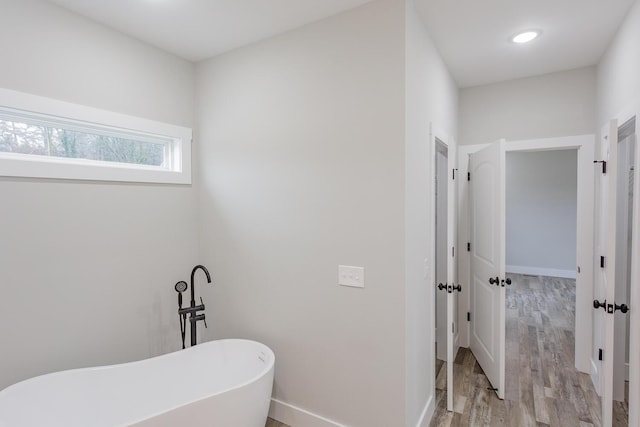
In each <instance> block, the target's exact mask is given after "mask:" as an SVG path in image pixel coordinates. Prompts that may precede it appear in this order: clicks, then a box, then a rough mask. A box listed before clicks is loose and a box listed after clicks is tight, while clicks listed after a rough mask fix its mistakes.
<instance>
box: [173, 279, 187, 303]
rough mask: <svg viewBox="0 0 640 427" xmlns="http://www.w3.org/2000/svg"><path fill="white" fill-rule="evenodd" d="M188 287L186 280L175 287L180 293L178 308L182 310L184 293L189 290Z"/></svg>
mask: <svg viewBox="0 0 640 427" xmlns="http://www.w3.org/2000/svg"><path fill="white" fill-rule="evenodd" d="M187 286H188V285H187V282H185V281H184V280H181V281H179V282H178V283H176V286H175V289H176V292H177V293H178V307H180V308H182V293H183V292H184V291H186V290H187Z"/></svg>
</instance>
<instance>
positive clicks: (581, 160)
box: [458, 135, 595, 373]
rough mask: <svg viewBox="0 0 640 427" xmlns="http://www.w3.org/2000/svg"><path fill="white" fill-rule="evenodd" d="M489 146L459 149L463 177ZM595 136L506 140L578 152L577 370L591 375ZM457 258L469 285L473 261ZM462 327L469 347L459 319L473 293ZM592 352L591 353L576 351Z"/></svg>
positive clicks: (462, 222) (461, 192) (463, 211)
mask: <svg viewBox="0 0 640 427" xmlns="http://www.w3.org/2000/svg"><path fill="white" fill-rule="evenodd" d="M487 145H488V144H478V145H466V146H465V145H461V146H459V147H458V170H459V172H460V175H461V176H465V175H466V174H467V172H468V168H469V162H468V155H469V154H472V153H474V152H476V151H478V150H480V149H482V148H484V147H486V146H487ZM594 147H595V135H578V136H570V137H556V138H543V139H530V140H521V141H513V140H511V141H510V140H507V142H506V144H505V151H506V152H507V153H508V152H511V151H551V150H569V149H576V150H577V153H578V154H577V156H578V202H577V203H578V209H577V211H578V213H579V214H578V233H577V239H580V241H581V242H582V241H584V242H585V243H584V244H582V243H581V244H580V245H576V265H578V266H580V275H581V283H583V285H581V286H580V287H579V288H578V287H576V333H575V337H576V342H575V344H576V347H575V348H576V351H575V355H576V356H575V367H576V369H578V370H579V371H581V372H585V373H590V372H591V360H590V354H591V351H590V349H591V347H592V337H591V333H592V332H591V330H592V328H593V325H592V319H591V316H592V312H591V311H592V308H591V307H592V305H591V304H592V301H593V298H592V289H593V242H594V240H593V200H594V199H593V197H594V191H593V190H594V188H593V182H594V165H593V158H594V157H593V156H594ZM458 186H459V188H458V207H459V208H458V247H459V248H464V247H466V245H467V242H469V241H470V240H469V239H470V237H471V234H470V216H469V206H468V201H467V200H466V199H467V196H468V192H469V184H468V182H467V180H466V179H461V180H459V181H458ZM459 255H460V256H459V258H458V278H459V281H460V283H462V284H463V289H464V285H465V284H468V283H469V281H470V275H471V270H470V268H471V266H470V264H471V260H470V255H469V252H467V251H466V250H464V251H463V250H461V251H460V254H459ZM460 297H461V299H460V302H459V304H460V309H459V312H458V314H459V325H460V345H461V346H462V347H468V346H469V342H470V328H469V323H468V322H466V321H464V322H461V321H460V320H461V319H460V317H462V314H463V313H464V316H466V312H468V311H469V307H470V304H471V301H470V293H469V292H463V293H462V294H461V295H460ZM577 349H589V351H577Z"/></svg>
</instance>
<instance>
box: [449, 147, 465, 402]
mask: <svg viewBox="0 0 640 427" xmlns="http://www.w3.org/2000/svg"><path fill="white" fill-rule="evenodd" d="M448 154H449V158H448V161H449V162H448V163H449V169H448V170H449V173H448V185H447V187H448V189H447V193H448V194H447V248H448V251H447V410H449V411H453V365H454V362H455V358H456V354H457V353H458V339H457V338H458V293H459V292H460V291H461V290H462V287H461V285H460V284H458V283H457V280H458V275H457V262H456V259H457V249H456V248H455V244H456V241H457V239H458V233H457V229H458V227H457V226H456V224H457V204H458V203H457V201H458V194H457V185H456V181H455V180H456V179H459V177H458V176H457V174H456V172H457V170H456V168H455V167H456V164H457V162H456V150H455V146H454V145H450V146H449V153H448Z"/></svg>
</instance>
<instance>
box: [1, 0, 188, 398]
mask: <svg viewBox="0 0 640 427" xmlns="http://www.w3.org/2000/svg"><path fill="white" fill-rule="evenodd" d="M0 10H2V13H0V50H2V52H4V54H5V60H3V62H2V66H1V67H0V87H4V88H9V89H14V90H19V91H23V92H28V93H33V94H36V95H41V96H47V97H51V98H57V99H61V100H65V101H70V102H75V103H78V104H84V105H89V106H93V107H98V108H102V109H106V110H113V111H117V112H120V113H125V114H131V115H136V116H140V117H144V118H149V119H154V120H159V121H164V122H169V123H173V124H178V125H183V126H192V125H193V107H194V105H193V82H194V69H193V66H192V65H191V64H189V63H187V62H185V61H183V60H180V59H177V58H175V57H172V56H170V55H168V54H166V53H163V52H161V51H159V50H157V49H155V48H152V47H149V46H147V45H144V44H142V43H140V42H138V41H135V40H133V39H130V38H127V37H125V36H123V35H120V34H118V33H116V32H113V31H111V30H108V29H106V28H104V27H101V26H99V25H96V24H94V23H92V22H90V21H88V20H86V19H83V18H80V17H78V16H76V15H74V14H71V13H69V12H67V11H65V10H63V9H60V8H58V7H56V6H53V5H51V4H49V3H47V2H41V1H35V0H0ZM0 197H1V200H2V202H1V203H0V217H1V218H2V221H0V292H2V298H0V337H2V350H1V353H2V356H1V359H2V363H1V364H0V389H2V388H4V387H5V386H8V385H9V384H11V383H14V382H16V381H19V380H22V379H25V378H27V377H30V376H33V375H37V374H41V373H45V372H50V371H57V370H61V369H68V368H74V367H81V366H90V365H102V364H108V363H115V362H123V361H130V360H134V359H140V358H146V357H149V356H151V355H156V354H159V353H164V352H167V351H171V350H175V349H177V348H178V346H179V332H178V327H177V316H176V304H177V302H176V297H175V292H174V291H173V285H174V283H175V282H176V281H178V280H181V279H186V278H188V274H189V271H190V267H191V266H192V265H193V264H194V263H195V262H196V261H197V239H196V232H195V225H194V223H195V216H194V202H195V200H194V192H193V190H192V189H191V187H190V186H171V185H136V184H110V183H92V182H80V181H76V182H69V181H53V180H49V181H47V180H35V179H33V180H32V179H10V178H0Z"/></svg>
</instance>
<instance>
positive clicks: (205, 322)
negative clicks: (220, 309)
mask: <svg viewBox="0 0 640 427" xmlns="http://www.w3.org/2000/svg"><path fill="white" fill-rule="evenodd" d="M200 304H202V306H203V307H204V301H202V297H200ZM202 321H203V322H204V327H205V328H207V329H209V327H208V326H207V318H206V317H204V313H202Z"/></svg>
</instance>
